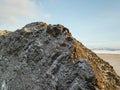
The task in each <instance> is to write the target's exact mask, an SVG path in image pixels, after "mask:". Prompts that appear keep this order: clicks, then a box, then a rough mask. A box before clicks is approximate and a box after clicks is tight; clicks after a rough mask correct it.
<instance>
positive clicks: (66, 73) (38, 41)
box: [0, 22, 120, 90]
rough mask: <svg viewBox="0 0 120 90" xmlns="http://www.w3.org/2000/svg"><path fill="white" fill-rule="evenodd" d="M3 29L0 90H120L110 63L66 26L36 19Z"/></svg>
mask: <svg viewBox="0 0 120 90" xmlns="http://www.w3.org/2000/svg"><path fill="white" fill-rule="evenodd" d="M3 32H4V31H1V32H0V90H117V89H119V87H120V77H119V76H118V75H117V74H116V73H115V71H114V70H113V67H112V66H110V65H109V63H107V62H105V61H103V60H102V59H100V58H99V57H98V56H97V55H96V54H95V53H93V52H92V51H91V50H89V49H87V48H86V47H85V46H83V45H82V44H81V43H80V42H78V41H77V40H76V39H74V38H73V37H72V35H71V33H70V32H69V30H68V29H67V28H66V27H64V26H62V25H59V24H58V25H47V24H46V23H43V22H34V23H30V24H28V25H26V26H25V27H23V28H22V29H20V30H16V31H15V32H7V31H5V32H4V33H3Z"/></svg>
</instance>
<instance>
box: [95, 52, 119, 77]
mask: <svg viewBox="0 0 120 90" xmlns="http://www.w3.org/2000/svg"><path fill="white" fill-rule="evenodd" d="M97 55H98V56H99V57H101V58H102V59H103V60H105V61H107V62H109V64H110V65H112V66H113V68H114V70H115V71H116V73H117V74H118V75H119V76H120V54H97Z"/></svg>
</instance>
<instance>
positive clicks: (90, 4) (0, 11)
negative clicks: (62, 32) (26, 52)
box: [0, 0, 120, 48]
mask: <svg viewBox="0 0 120 90" xmlns="http://www.w3.org/2000/svg"><path fill="white" fill-rule="evenodd" d="M36 21H43V22H47V23H48V24H63V25H64V26H66V27H68V28H69V29H70V31H71V32H72V34H73V36H74V37H75V38H77V39H78V40H79V41H80V42H82V43H83V44H85V45H86V46H88V47H89V48H95V47H99V48H104V47H108V48H120V0H0V30H12V31H14V30H16V29H18V28H22V27H23V26H24V25H25V24H28V23H31V22H36Z"/></svg>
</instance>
